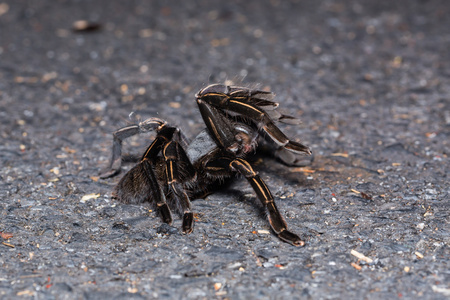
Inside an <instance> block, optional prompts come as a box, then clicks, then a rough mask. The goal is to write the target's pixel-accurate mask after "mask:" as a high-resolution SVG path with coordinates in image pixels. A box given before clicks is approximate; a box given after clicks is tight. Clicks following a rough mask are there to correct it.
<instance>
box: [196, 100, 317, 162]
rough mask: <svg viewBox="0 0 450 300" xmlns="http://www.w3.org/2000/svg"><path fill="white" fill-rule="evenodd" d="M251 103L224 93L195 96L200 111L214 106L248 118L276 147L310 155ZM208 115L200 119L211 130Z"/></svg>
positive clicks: (302, 146)
mask: <svg viewBox="0 0 450 300" xmlns="http://www.w3.org/2000/svg"><path fill="white" fill-rule="evenodd" d="M252 102H255V101H249V99H248V98H247V97H233V96H230V95H228V94H226V93H217V92H211V93H204V94H200V95H197V103H198V105H199V107H200V111H202V107H205V106H214V107H216V108H218V109H223V110H226V111H230V112H233V113H236V114H239V115H242V116H244V117H248V118H250V119H252V120H253V121H254V122H256V123H257V124H258V126H259V128H260V129H261V130H263V131H264V132H265V133H266V134H267V135H268V136H269V137H270V138H271V140H273V141H274V142H275V143H276V144H277V145H278V146H281V147H284V148H286V149H287V150H289V151H291V152H294V153H306V154H311V150H310V149H309V147H307V146H305V145H303V144H301V143H298V142H295V141H291V140H289V138H288V137H287V136H286V135H285V134H284V133H283V132H282V131H281V130H280V129H279V128H278V127H277V126H276V125H275V124H274V123H273V121H272V119H271V118H270V117H269V115H268V114H267V112H265V111H264V110H263V109H261V108H260V107H258V106H257V105H256V104H254V103H252ZM210 115H211V114H209V115H207V117H206V118H205V114H203V113H202V117H203V119H204V121H205V123H206V124H207V126H208V129H211V128H210V127H214V124H213V125H209V124H210V123H211V122H212V119H211V118H208V117H209V116H210ZM212 132H214V133H215V132H216V131H214V128H213V131H212ZM219 134H220V132H219Z"/></svg>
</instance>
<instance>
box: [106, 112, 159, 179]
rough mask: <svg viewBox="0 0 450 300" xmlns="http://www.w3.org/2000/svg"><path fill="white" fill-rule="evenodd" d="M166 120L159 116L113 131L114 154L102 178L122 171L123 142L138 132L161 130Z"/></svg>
mask: <svg viewBox="0 0 450 300" xmlns="http://www.w3.org/2000/svg"><path fill="white" fill-rule="evenodd" d="M165 124H166V122H165V121H163V120H161V119H159V118H150V119H147V120H145V121H143V122H140V123H139V124H134V125H130V126H126V127H123V128H120V129H119V130H117V131H115V132H113V146H112V156H111V161H110V163H109V166H108V167H107V168H106V169H104V170H102V171H101V172H100V178H109V177H113V176H115V175H117V174H119V173H120V168H121V166H122V158H121V156H122V142H123V140H125V139H127V138H129V137H132V136H134V135H136V134H140V133H145V132H149V131H153V130H157V131H159V130H160V129H161V128H163V127H164V126H165Z"/></svg>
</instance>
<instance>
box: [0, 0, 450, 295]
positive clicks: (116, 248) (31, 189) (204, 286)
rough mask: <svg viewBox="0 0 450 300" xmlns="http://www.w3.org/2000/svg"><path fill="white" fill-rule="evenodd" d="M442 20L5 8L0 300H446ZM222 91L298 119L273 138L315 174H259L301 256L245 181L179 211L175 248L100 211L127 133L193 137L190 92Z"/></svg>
mask: <svg viewBox="0 0 450 300" xmlns="http://www.w3.org/2000/svg"><path fill="white" fill-rule="evenodd" d="M449 15H450V4H449V2H448V1H445V0H442V1H437V0H436V1H435V0H429V1H425V0H424V1H418V0H411V1H340V0H335V1H276V0H275V1H227V2H225V1H177V2H167V1H109V0H108V1H106V0H104V1H33V2H31V1H17V0H14V1H12V0H8V1H5V0H0V124H1V125H0V126H1V127H0V164H1V165H0V166H1V170H0V199H1V201H0V218H1V219H0V220H1V221H0V231H1V233H2V237H1V238H0V253H1V256H0V298H2V299H18V298H19V299H20V298H23V299H107V298H110V299H153V298H155V299H156V298H159V299H202V298H204V299H211V298H218V299H253V298H259V299H288V298H289V299H292V298H296V299H448V297H449V296H450V286H449V281H450V271H449V270H450V267H449V257H450V255H449V254H450V253H449V252H450V251H449V242H450V239H449V221H450V220H449V198H450V195H449V158H448V155H449V140H450V139H449V136H450V130H449V129H450V101H449V95H450V85H449V83H450V51H449V49H450V18H449V17H448V16H449ZM77 20H87V21H89V23H88V24H87V25H86V24H80V23H75V22H76V21H77ZM217 82H219V83H227V84H228V83H234V84H239V85H245V86H258V87H260V88H263V89H268V90H271V91H273V92H275V93H276V94H277V101H279V102H280V103H281V107H283V108H285V110H286V111H288V112H290V113H291V114H293V115H295V116H296V117H300V118H301V119H302V121H303V123H302V124H301V125H300V126H292V125H289V126H282V129H283V130H284V131H285V132H286V133H287V135H288V136H290V137H292V138H293V139H294V140H299V139H301V140H302V141H303V142H305V143H306V144H308V145H309V146H310V147H311V149H312V150H313V152H314V153H315V156H314V162H313V163H312V164H311V165H310V166H307V167H303V168H300V167H288V166H285V165H282V164H279V163H278V162H277V161H275V160H274V159H272V158H270V157H264V156H261V157H258V159H256V162H255V168H256V169H257V170H258V171H259V172H260V175H261V176H262V178H263V179H264V180H265V181H266V183H267V185H268V186H269V187H270V189H271V190H272V193H273V194H274V196H275V198H276V201H277V203H278V207H279V209H280V211H281V212H282V214H283V215H284V216H285V217H286V220H287V222H288V224H289V228H290V229H291V230H292V231H294V232H296V233H298V234H299V235H301V236H302V237H304V238H305V239H306V245H305V247H302V248H297V247H293V246H291V245H289V244H287V243H284V242H282V241H280V240H279V239H278V238H277V237H276V236H275V235H274V234H273V233H272V232H271V231H270V227H269V225H268V222H267V220H266V219H265V217H264V214H263V212H262V209H261V208H260V206H259V205H257V201H256V199H255V195H254V193H253V191H252V189H251V187H250V186H249V185H248V183H247V182H245V180H242V179H237V180H235V182H234V183H233V184H231V185H230V186H228V187H226V188H224V189H222V190H220V191H219V192H217V193H214V194H212V195H210V196H208V197H207V198H206V199H204V200H198V201H195V202H193V209H194V211H195V212H196V222H195V228H194V232H193V233H192V234H190V235H183V234H181V233H180V226H181V221H180V220H179V219H178V218H176V220H175V222H174V224H173V227H170V226H167V225H163V224H162V223H161V220H160V218H159V217H158V215H157V214H156V212H155V211H154V210H152V211H150V207H149V206H147V205H122V204H120V203H117V202H115V201H113V200H111V198H110V196H111V191H112V190H113V188H114V186H115V184H117V182H118V180H119V179H120V176H121V175H119V176H117V177H114V178H111V179H106V180H103V179H100V178H99V176H98V175H99V171H100V170H101V169H103V168H104V167H106V165H107V163H108V160H109V158H110V151H111V145H112V135H111V133H112V132H113V131H114V130H115V129H117V128H120V127H121V126H124V125H126V124H128V123H130V122H133V120H134V121H135V120H139V119H145V118H148V117H154V116H157V117H160V118H164V119H166V120H168V121H169V122H171V123H173V124H175V125H177V126H180V127H181V128H182V130H183V131H184V133H185V134H186V135H187V136H188V137H190V138H192V137H194V136H195V134H197V133H198V132H199V131H200V130H201V129H202V128H203V127H204V125H203V124H202V121H201V117H200V114H199V112H198V110H197V108H196V103H195V101H194V94H195V93H196V92H197V91H198V90H199V89H200V88H202V87H204V86H206V85H208V84H210V83H217ZM131 112H134V114H133V115H132V116H131V119H130V118H129V115H130V113H131ZM151 137H152V136H146V137H141V138H135V139H131V140H130V141H129V142H128V143H126V145H125V149H126V151H127V152H129V153H131V154H140V153H142V151H143V149H145V146H146V145H148V143H149V142H150V141H151ZM131 166H132V164H126V165H125V166H124V169H129V168H130V167H131ZM122 174H123V173H122Z"/></svg>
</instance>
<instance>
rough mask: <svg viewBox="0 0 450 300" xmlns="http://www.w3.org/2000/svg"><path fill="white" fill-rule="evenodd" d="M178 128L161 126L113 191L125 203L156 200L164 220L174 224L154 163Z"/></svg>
mask: <svg viewBox="0 0 450 300" xmlns="http://www.w3.org/2000/svg"><path fill="white" fill-rule="evenodd" d="M176 130H177V129H176V128H174V127H169V126H165V125H164V126H162V127H161V128H159V130H158V134H157V136H156V138H155V139H154V140H153V142H152V143H151V144H150V146H148V148H147V150H146V151H145V152H144V155H143V156H142V159H141V161H140V162H139V163H138V164H137V165H136V166H135V167H133V168H132V169H131V170H130V171H128V172H127V173H126V174H125V175H124V176H123V177H122V179H121V180H120V181H119V183H118V184H117V186H116V188H115V190H114V193H113V194H114V195H115V197H116V198H118V199H119V200H120V201H122V202H124V203H142V202H145V201H149V202H151V201H154V202H155V204H156V207H157V209H158V211H159V213H160V215H161V218H162V220H163V222H165V223H167V224H172V220H173V219H172V213H171V211H170V208H169V206H168V205H167V203H166V197H165V195H164V192H163V191H162V190H161V187H160V186H159V183H158V179H157V176H156V174H155V171H154V170H153V167H152V165H153V164H154V163H155V161H156V158H157V156H158V154H159V152H160V151H161V149H162V147H163V146H164V144H166V143H168V142H170V141H171V140H172V138H173V135H174V133H175V132H176Z"/></svg>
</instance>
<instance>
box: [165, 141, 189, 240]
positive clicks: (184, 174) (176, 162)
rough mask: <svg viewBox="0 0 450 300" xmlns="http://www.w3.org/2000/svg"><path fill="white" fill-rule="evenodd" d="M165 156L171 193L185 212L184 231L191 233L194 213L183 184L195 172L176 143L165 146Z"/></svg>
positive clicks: (180, 208)
mask: <svg viewBox="0 0 450 300" xmlns="http://www.w3.org/2000/svg"><path fill="white" fill-rule="evenodd" d="M163 156H164V160H165V162H166V168H165V173H166V174H165V175H166V180H167V186H168V189H169V192H170V193H171V194H172V196H173V197H174V198H175V201H176V203H177V204H178V205H179V210H180V211H182V212H183V223H182V230H183V232H184V233H187V234H188V233H191V232H192V230H193V227H194V213H193V212H192V211H191V202H190V201H189V196H188V195H187V194H186V191H185V190H184V188H183V185H182V182H185V181H187V180H191V179H192V178H194V177H195V170H194V167H193V166H192V164H191V163H190V161H189V159H188V157H187V155H186V153H185V151H184V149H183V148H182V147H181V146H180V144H179V143H178V142H176V141H171V142H169V143H167V144H166V145H165V146H164V149H163Z"/></svg>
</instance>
